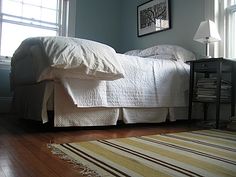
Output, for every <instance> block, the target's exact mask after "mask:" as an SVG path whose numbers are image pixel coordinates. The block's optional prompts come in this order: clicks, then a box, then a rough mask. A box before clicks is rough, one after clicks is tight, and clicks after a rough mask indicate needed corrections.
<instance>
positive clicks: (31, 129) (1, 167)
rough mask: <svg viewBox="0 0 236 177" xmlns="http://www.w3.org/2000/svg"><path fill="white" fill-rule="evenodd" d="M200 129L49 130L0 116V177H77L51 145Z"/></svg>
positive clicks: (185, 125) (178, 125) (183, 124)
mask: <svg viewBox="0 0 236 177" xmlns="http://www.w3.org/2000/svg"><path fill="white" fill-rule="evenodd" d="M196 129H199V128H197V127H196V126H194V125H191V124H188V123H187V122H179V123H178V122H176V123H164V124H141V125H139V124H137V125H119V126H115V127H114V126H111V127H90V128H50V127H47V126H45V125H41V124H38V123H35V122H31V121H25V120H18V119H15V117H11V116H9V115H4V116H2V115H0V177H78V176H80V174H79V169H75V168H74V167H73V165H72V164H69V163H68V162H66V161H64V160H61V159H60V158H59V157H58V156H55V155H53V154H52V153H51V151H50V149H48V147H47V144H50V143H70V142H75V141H89V140H95V139H110V138H122V137H130V136H142V135H151V134H158V133H170V132H180V131H188V130H196Z"/></svg>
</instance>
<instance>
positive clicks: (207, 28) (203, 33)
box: [193, 20, 221, 43]
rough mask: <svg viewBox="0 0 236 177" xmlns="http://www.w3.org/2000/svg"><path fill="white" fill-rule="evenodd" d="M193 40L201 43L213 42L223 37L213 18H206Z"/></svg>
mask: <svg viewBox="0 0 236 177" xmlns="http://www.w3.org/2000/svg"><path fill="white" fill-rule="evenodd" d="M193 40H195V41H198V42H201V43H211V42H217V41H220V40H221V39H220V35H219V33H218V31H217V28H216V25H215V23H214V22H213V21H211V20H206V21H203V22H201V23H200V25H199V27H198V30H197V32H196V34H195V36H194V38H193Z"/></svg>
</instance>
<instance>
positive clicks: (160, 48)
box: [138, 45, 196, 62]
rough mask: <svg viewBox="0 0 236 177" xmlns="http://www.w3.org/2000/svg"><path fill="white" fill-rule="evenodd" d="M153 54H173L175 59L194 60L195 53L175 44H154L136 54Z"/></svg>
mask: <svg viewBox="0 0 236 177" xmlns="http://www.w3.org/2000/svg"><path fill="white" fill-rule="evenodd" d="M154 55H173V56H174V58H175V59H176V60H182V61H184V62H185V61H188V60H196V57H195V55H194V54H193V53H192V52H190V51H189V50H186V49H184V48H183V47H180V46H177V45H156V46H153V47H149V48H147V49H144V50H142V51H141V52H140V53H139V54H138V56H140V57H147V56H154Z"/></svg>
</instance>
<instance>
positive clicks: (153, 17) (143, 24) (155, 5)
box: [137, 0, 171, 37]
mask: <svg viewBox="0 0 236 177" xmlns="http://www.w3.org/2000/svg"><path fill="white" fill-rule="evenodd" d="M137 27H138V28H137V34H138V37H141V36H144V35H148V34H153V33H156V32H161V31H164V30H168V29H170V28H171V26H170V3H169V0H151V1H148V2H145V3H143V4H141V5H139V6H138V7H137Z"/></svg>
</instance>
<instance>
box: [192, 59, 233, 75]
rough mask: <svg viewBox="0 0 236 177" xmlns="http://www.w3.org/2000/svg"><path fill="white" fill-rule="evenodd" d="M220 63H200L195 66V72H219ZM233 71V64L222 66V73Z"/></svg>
mask: <svg viewBox="0 0 236 177" xmlns="http://www.w3.org/2000/svg"><path fill="white" fill-rule="evenodd" d="M218 64H219V63H218V62H214V61H212V62H210V61H208V62H198V63H195V64H194V70H195V71H196V72H210V73H214V72H217V65H218ZM231 70H232V65H231V63H227V64H226V63H224V64H222V68H221V71H222V72H230V71H231Z"/></svg>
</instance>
